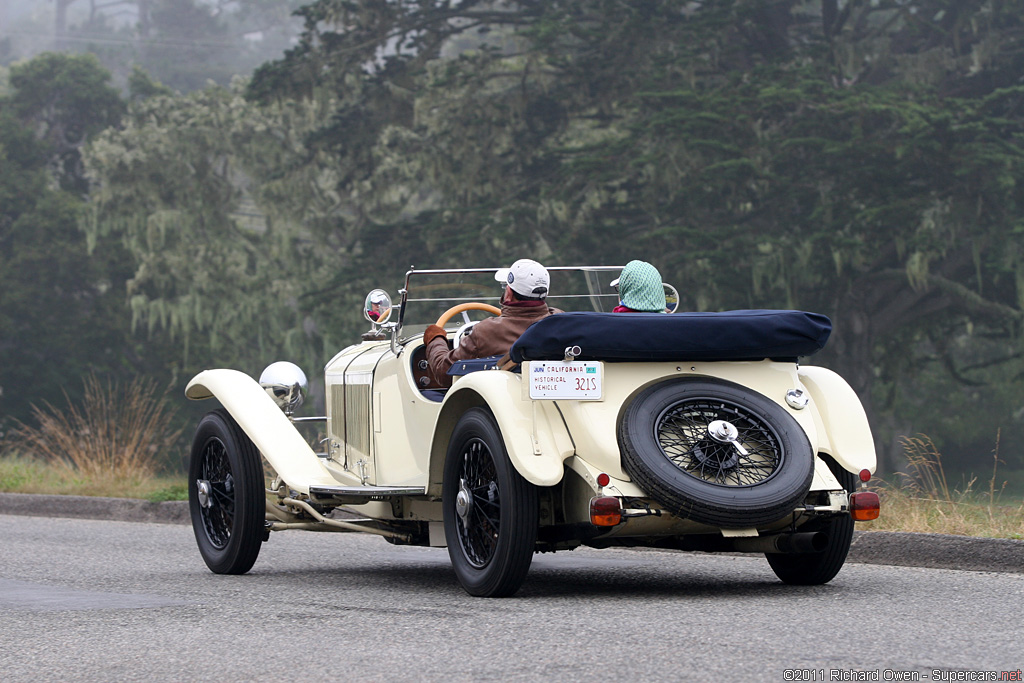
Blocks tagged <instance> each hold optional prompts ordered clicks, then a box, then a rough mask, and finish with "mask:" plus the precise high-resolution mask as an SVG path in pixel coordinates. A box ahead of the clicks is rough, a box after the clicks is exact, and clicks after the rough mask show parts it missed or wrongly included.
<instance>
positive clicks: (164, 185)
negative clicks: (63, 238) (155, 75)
mask: <svg viewBox="0 0 1024 683" xmlns="http://www.w3.org/2000/svg"><path fill="white" fill-rule="evenodd" d="M317 118H318V115H317V112H316V110H315V109H313V108H310V107H305V106H287V107H281V108H277V109H273V108H271V109H269V110H261V109H259V108H256V107H253V106H251V105H249V104H248V103H246V102H245V101H244V100H243V99H242V97H241V95H240V93H238V92H235V91H230V90H226V89H223V88H218V87H211V88H208V89H206V90H203V91H200V92H196V93H192V94H190V95H188V96H170V95H156V96H153V97H150V98H148V99H145V100H140V101H136V102H134V103H133V104H132V106H131V108H130V113H129V116H128V117H127V119H126V120H125V123H124V125H123V127H122V128H120V129H117V130H113V129H111V130H108V131H107V132H105V133H104V134H103V135H101V136H100V137H99V138H97V139H96V140H95V141H94V142H93V143H92V145H91V146H90V148H89V152H88V154H87V166H88V169H89V172H90V176H91V177H92V178H93V179H94V180H95V181H96V184H95V188H94V191H93V194H92V198H91V199H92V211H91V213H90V214H89V216H88V217H87V219H86V221H85V226H86V230H87V232H88V234H89V237H90V239H91V240H93V241H96V240H102V239H116V240H118V241H119V242H120V243H121V244H123V245H124V246H125V247H126V248H127V249H128V250H129V252H130V253H131V254H132V256H133V259H134V273H133V276H132V277H131V279H130V280H129V281H128V283H127V294H128V298H129V304H130V307H131V311H132V324H133V326H134V327H135V328H137V329H141V330H143V331H145V332H146V333H147V334H148V335H149V336H150V338H155V337H158V336H170V338H172V339H174V340H176V342H177V343H178V348H179V349H180V351H179V353H178V354H176V355H177V358H178V359H179V360H178V365H179V366H180V367H184V368H195V367H196V366H201V365H204V364H205V365H207V366H208V365H209V364H210V363H213V362H216V363H217V364H225V365H236V366H241V367H244V368H246V369H247V370H248V371H250V372H253V373H258V372H259V371H260V370H261V369H262V367H263V366H264V365H266V364H267V363H268V362H269V361H268V360H267V359H268V358H270V359H271V360H274V359H277V358H278V357H280V356H284V357H288V358H292V359H294V360H297V361H300V362H303V363H304V364H305V365H306V366H307V367H315V366H318V365H320V364H321V363H322V362H323V357H324V354H325V353H326V351H325V348H324V344H325V343H327V342H330V343H331V344H333V345H336V344H337V341H336V340H335V339H336V338H335V337H334V336H333V335H331V334H329V333H328V332H327V331H324V330H322V329H321V328H320V326H319V325H316V324H315V323H314V320H313V318H311V317H310V312H309V310H308V305H307V304H306V302H305V301H304V299H303V294H304V293H305V292H306V291H308V290H309V289H310V288H317V289H319V288H320V287H321V286H322V284H323V281H324V280H325V279H326V278H327V277H328V275H327V273H330V272H333V267H335V266H334V265H333V264H332V263H331V256H332V253H331V251H326V250H325V249H327V246H326V245H327V244H328V243H329V241H330V240H329V236H326V235H323V234H320V233H319V232H318V228H317V226H316V224H315V222H312V223H309V222H306V221H304V219H305V218H306V217H307V216H308V215H309V214H310V213H314V212H326V210H327V209H326V207H327V206H328V205H330V204H331V203H332V202H333V201H334V200H333V199H332V193H333V190H334V188H333V187H331V185H330V179H331V178H332V177H333V176H332V175H331V174H330V173H329V172H328V171H326V170H324V169H319V168H315V167H314V168H309V167H306V168H304V169H301V170H300V172H298V173H295V174H289V167H291V166H297V165H300V159H303V158H304V156H305V153H306V152H305V150H304V148H303V146H302V144H301V141H300V140H299V136H300V135H301V131H303V130H307V129H308V128H309V127H310V126H311V124H312V122H313V121H315V120H316V119H317ZM310 171H312V173H311V172H310ZM318 192H319V193H321V195H322V196H321V197H320V198H319V199H316V198H312V197H310V194H311V193H313V194H316V193H318ZM357 306H358V303H354V304H353V309H355V307H357Z"/></svg>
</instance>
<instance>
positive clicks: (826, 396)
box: [800, 366, 876, 473]
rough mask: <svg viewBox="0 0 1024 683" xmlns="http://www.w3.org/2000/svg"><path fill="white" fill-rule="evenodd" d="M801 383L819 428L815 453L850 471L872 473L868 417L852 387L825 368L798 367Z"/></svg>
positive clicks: (873, 451)
mask: <svg viewBox="0 0 1024 683" xmlns="http://www.w3.org/2000/svg"><path fill="white" fill-rule="evenodd" d="M800 381H801V383H802V384H803V385H804V386H805V387H807V391H808V392H810V394H811V405H812V406H814V407H815V408H816V409H817V414H818V417H819V418H820V419H821V423H822V429H819V430H818V433H819V438H820V439H821V441H820V443H819V444H818V450H819V451H820V452H822V453H828V454H829V455H831V456H832V457H833V458H834V459H835V461H836V462H837V463H839V464H840V465H841V466H842V467H843V468H844V469H846V470H848V471H850V472H860V471H861V470H864V469H866V470H868V471H870V472H872V473H874V471H875V464H876V459H875V442H874V439H872V437H871V426H870V425H869V424H868V417H867V414H866V413H865V412H864V406H863V405H862V404H861V402H860V398H859V397H858V396H857V394H856V392H855V391H854V390H853V388H852V387H851V386H850V385H849V384H847V382H846V380H845V379H843V378H842V377H840V376H839V375H837V374H836V373H834V372H832V371H831V370H829V369H827V368H822V367H817V366H801V367H800Z"/></svg>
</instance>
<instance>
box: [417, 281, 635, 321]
mask: <svg viewBox="0 0 1024 683" xmlns="http://www.w3.org/2000/svg"><path fill="white" fill-rule="evenodd" d="M497 270H498V269H497V268H490V269H470V270H461V271H456V270H422V271H411V272H410V273H409V274H408V277H407V282H408V286H407V289H408V294H407V296H406V302H405V310H404V311H403V316H402V336H403V337H409V336H410V335H414V334H418V333H420V332H423V330H424V329H426V327H427V325H430V324H432V323H436V322H437V320H438V318H439V317H440V316H441V314H443V313H444V312H445V311H447V310H448V309H449V308H451V307H453V306H456V305H458V304H462V303H467V302H479V303H485V304H490V305H492V306H496V307H500V306H501V295H502V292H503V291H504V289H505V286H504V284H503V283H501V282H497V281H496V280H495V279H494V274H495V273H496V272H497ZM621 270H622V267H621V266H588V267H578V268H577V267H553V268H548V273H549V274H550V275H551V288H550V290H549V292H548V297H547V302H548V305H549V306H551V307H553V308H558V309H561V310H563V311H603V312H610V311H611V310H612V309H613V308H614V307H615V306H616V304H618V302H619V298H618V293H617V292H616V291H615V289H613V288H612V287H611V284H610V283H611V281H612V280H614V279H615V278H617V277H618V276H619V272H620V271H621ZM490 315H491V314H490V313H487V312H485V311H465V312H462V313H459V314H457V315H456V316H455V317H453V318H452V319H451V320H450V321H449V322H448V323H447V325H446V327H448V328H449V329H451V328H454V327H459V326H461V325H464V324H466V323H467V322H470V321H474V320H482V319H483V318H486V317H489V316H490Z"/></svg>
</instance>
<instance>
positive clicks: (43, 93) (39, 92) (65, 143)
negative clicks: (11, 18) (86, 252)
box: [8, 52, 124, 193]
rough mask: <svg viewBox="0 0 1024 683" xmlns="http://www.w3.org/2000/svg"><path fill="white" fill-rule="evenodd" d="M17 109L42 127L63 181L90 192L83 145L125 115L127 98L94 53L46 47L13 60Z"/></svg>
mask: <svg viewBox="0 0 1024 683" xmlns="http://www.w3.org/2000/svg"><path fill="white" fill-rule="evenodd" d="M10 87H11V89H12V90H13V93H12V94H11V96H10V99H9V103H8V106H9V108H10V110H11V114H12V115H13V116H14V117H16V118H18V119H20V120H21V121H22V122H23V123H24V124H25V125H28V126H30V127H32V128H33V129H34V130H35V131H36V135H37V137H38V138H39V139H40V140H41V141H42V142H43V143H44V145H46V147H47V149H48V154H49V165H50V169H51V171H52V172H53V174H54V176H55V177H56V178H57V179H58V180H59V182H60V183H61V185H62V186H63V187H65V188H66V189H69V190H74V191H77V192H80V193H84V192H85V190H86V187H85V185H84V179H83V178H82V166H81V154H80V149H81V147H82V145H84V144H85V141H86V140H87V139H88V138H89V137H91V136H93V135H95V134H96V133H98V132H100V131H101V130H103V129H105V128H107V127H109V126H112V125H115V124H116V123H118V122H119V121H120V119H121V115H122V113H123V111H124V102H123V101H122V100H121V97H120V95H119V94H118V92H117V90H115V89H114V88H113V87H111V86H110V72H108V71H107V70H105V69H104V68H103V67H101V66H100V64H99V61H98V60H97V59H96V58H95V57H94V56H92V55H77V56H76V55H64V54H57V53H53V52H47V53H44V54H42V55H40V56H38V57H36V58H35V59H32V60H30V61H28V62H24V63H22V64H15V65H13V66H11V70H10Z"/></svg>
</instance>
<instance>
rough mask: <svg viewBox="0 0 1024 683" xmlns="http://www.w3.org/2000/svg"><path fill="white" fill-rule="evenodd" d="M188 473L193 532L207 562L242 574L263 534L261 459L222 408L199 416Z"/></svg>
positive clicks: (215, 569)
mask: <svg viewBox="0 0 1024 683" xmlns="http://www.w3.org/2000/svg"><path fill="white" fill-rule="evenodd" d="M188 472H189V477H188V478H189V481H188V501H189V512H190V514H191V517H192V531H193V532H194V533H195V537H196V543H197V545H198V546H199V553H200V554H201V555H202V556H203V560H204V561H205V562H206V566H208V567H209V568H210V570H211V571H213V572H214V573H217V574H244V573H245V572H247V571H249V570H250V569H251V568H252V566H253V564H254V563H255V562H256V557H257V556H258V555H259V552H260V546H261V545H262V543H263V539H264V537H265V534H266V530H265V525H264V517H265V503H264V500H265V497H266V494H265V487H264V482H263V463H262V461H261V459H260V454H259V451H258V450H257V449H256V446H255V444H253V442H252V441H251V440H250V439H249V437H248V436H246V434H245V432H243V431H242V429H241V427H239V426H238V423H236V422H235V420H234V418H232V417H231V415H230V414H228V412H227V411H225V410H223V409H218V410H215V411H213V412H211V413H207V415H206V416H205V417H203V419H202V420H200V422H199V426H198V427H196V433H195V436H194V437H193V439H192V452H191V457H190V459H189V467H188Z"/></svg>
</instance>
